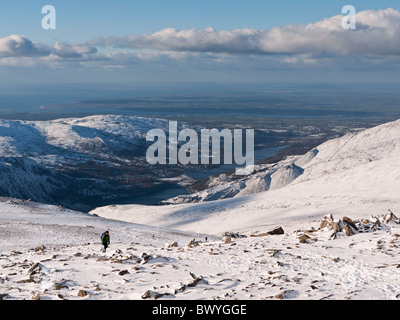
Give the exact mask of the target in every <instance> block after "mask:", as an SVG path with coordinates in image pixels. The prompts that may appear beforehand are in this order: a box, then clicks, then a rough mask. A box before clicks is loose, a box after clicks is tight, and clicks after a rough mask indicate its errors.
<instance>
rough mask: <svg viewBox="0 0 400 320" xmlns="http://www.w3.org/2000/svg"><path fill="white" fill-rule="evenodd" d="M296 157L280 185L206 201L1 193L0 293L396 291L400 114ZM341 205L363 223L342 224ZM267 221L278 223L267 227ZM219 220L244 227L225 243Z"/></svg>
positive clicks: (328, 295) (234, 228)
mask: <svg viewBox="0 0 400 320" xmlns="http://www.w3.org/2000/svg"><path fill="white" fill-rule="evenodd" d="M296 165H297V166H300V167H301V168H302V169H303V170H304V172H303V173H302V175H300V176H298V177H295V178H294V180H293V181H291V182H289V183H286V182H287V181H286V180H287V179H286V178H287V177H288V176H285V175H283V176H282V178H284V180H285V184H282V188H278V189H274V190H269V191H265V192H262V193H258V194H252V195H246V196H243V197H236V198H232V199H225V200H218V201H213V202H204V203H190V204H181V205H169V206H135V205H126V206H124V205H121V206H108V207H104V208H97V209H96V210H93V211H92V212H91V214H83V213H79V212H75V211H71V210H66V209H63V208H61V207H54V206H49V205H42V204H37V203H33V202H23V201H21V200H12V199H7V198H3V199H0V232H1V235H2V236H1V237H0V250H1V251H0V298H1V299H42V300H44V299H55V300H59V299H104V300H105V299H118V300H119V299H138V300H140V299H185V300H189V299H191V300H198V299H207V300H213V299H229V300H231V299H241V300H248V299H255V300H261V299H268V300H269V299H309V300H315V299H336V300H338V299H340V300H341V299H366V300H373V299H380V300H383V299H385V300H386V299H400V281H399V280H398V279H399V278H400V277H399V276H400V220H398V219H397V218H396V219H393V220H392V221H386V220H385V219H386V218H385V219H384V217H380V216H383V215H385V214H386V213H387V212H388V210H389V209H390V210H391V211H392V212H393V213H394V214H395V215H396V216H397V217H399V216H400V194H399V190H400V121H396V122H392V123H388V124H385V125H382V126H379V127H376V128H372V129H369V130H366V131H364V132H360V133H357V134H355V135H349V136H346V137H343V138H340V139H335V140H332V141H328V142H326V143H325V144H323V145H321V146H318V147H317V148H316V149H315V150H313V151H311V153H308V154H306V155H305V156H303V157H300V158H298V159H297V160H296ZM283 173H285V172H283ZM289 178H290V176H289ZM329 214H332V215H333V217H334V220H333V221H330V222H329V224H328V226H325V227H323V228H322V227H321V221H322V220H323V219H324V216H326V215H329ZM371 215H373V216H379V221H380V222H379V221H377V220H376V219H375V218H371ZM345 216H346V217H348V218H350V219H351V220H353V222H354V223H356V221H358V222H357V223H360V226H369V227H368V228H364V227H363V228H361V229H359V227H358V226H356V229H354V230H353V231H355V234H353V235H346V234H345V232H348V231H349V225H350V224H349V222H348V221H347V219H346V221H347V222H346V223H345V219H344V217H345ZM366 219H368V221H367V220H366ZM374 221H375V222H374ZM325 222H326V221H325ZM277 226H280V227H282V228H283V230H284V234H280V235H268V234H266V233H267V232H268V231H271V230H273V229H274V228H276V227H277ZM338 226H339V227H340V228H339V231H340V232H338V233H336V236H334V237H333V236H332V235H333V233H334V232H335V230H336V229H337V228H338ZM371 226H372V227H371ZM321 228H322V229H321ZM346 228H347V229H346ZM105 230H109V231H110V233H111V247H110V249H109V250H108V251H107V252H106V253H102V252H101V251H100V243H99V242H100V235H101V234H102V232H104V231H105ZM343 230H344V231H343ZM227 231H229V232H233V233H239V234H241V235H245V236H246V237H240V238H233V239H231V241H228V243H225V242H226V241H225V239H223V238H222V237H221V236H222V234H223V233H224V232H227ZM336 231H337V230H336ZM254 235H259V236H254ZM206 237H207V241H206ZM193 239H194V240H195V241H194V242H195V243H194V245H191V246H187V244H188V243H189V242H190V241H191V240H193ZM175 242H176V243H177V244H176V245H175V246H172V244H173V243H175ZM166 244H167V245H166ZM170 245H171V246H170Z"/></svg>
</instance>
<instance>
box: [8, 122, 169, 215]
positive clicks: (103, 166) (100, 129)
mask: <svg viewBox="0 0 400 320" xmlns="http://www.w3.org/2000/svg"><path fill="white" fill-rule="evenodd" d="M167 125H168V123H167V121H165V120H158V119H151V118H142V117H128V116H119V115H95V116H89V117H85V118H71V119H60V120H53V121H19V120H0V169H1V174H0V195H1V196H9V197H16V198H21V199H32V200H35V201H38V202H44V203H49V204H61V205H64V206H68V207H70V208H73V209H79V210H87V209H90V208H91V206H90V201H91V199H92V198H95V199H97V200H98V201H100V200H101V199H103V197H105V198H107V197H109V198H110V197H115V196H117V195H118V194H121V195H125V194H131V193H132V190H131V185H124V184H121V183H120V181H119V180H118V179H125V180H128V179H129V178H130V176H129V175H128V176H127V174H128V173H131V176H133V177H135V175H136V173H137V172H141V171H143V168H144V167H145V166H146V165H147V163H145V160H141V159H143V157H144V155H145V150H146V141H145V135H146V133H147V132H148V131H149V130H150V129H153V128H165V127H166V126H167ZM114 167H115V168H117V169H116V170H114V171H113V168H114ZM116 172H117V173H118V172H120V175H124V176H123V177H122V178H121V177H120V176H118V174H116ZM125 180H124V181H125ZM124 183H125V182H124ZM132 184H134V183H132ZM85 201H86V202H85ZM92 202H95V201H92Z"/></svg>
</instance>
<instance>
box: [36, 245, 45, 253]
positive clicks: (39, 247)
mask: <svg viewBox="0 0 400 320" xmlns="http://www.w3.org/2000/svg"><path fill="white" fill-rule="evenodd" d="M45 249H46V247H45V246H44V245H41V246H38V247H36V248H35V249H34V251H35V252H39V251H44V250H45Z"/></svg>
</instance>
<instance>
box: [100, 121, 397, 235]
mask: <svg viewBox="0 0 400 320" xmlns="http://www.w3.org/2000/svg"><path fill="white" fill-rule="evenodd" d="M278 167H279V169H278V171H275V173H274V174H273V175H271V181H268V179H265V174H264V175H263V174H261V175H260V174H258V173H256V176H251V177H250V179H249V180H248V182H247V183H249V185H248V187H249V188H250V187H251V188H252V189H254V190H256V191H260V189H261V191H262V189H263V188H265V189H268V191H266V192H261V193H257V194H251V195H245V196H240V192H242V191H243V190H245V189H243V190H242V191H240V190H237V192H236V193H237V194H238V195H237V196H236V197H234V198H231V199H225V200H218V201H211V202H200V203H188V204H180V205H169V206H162V207H151V206H135V205H126V206H109V207H103V208H97V209H95V210H94V211H93V213H96V214H98V215H100V216H103V217H107V218H113V219H120V220H124V221H131V222H137V223H142V224H148V225H154V226H163V227H173V228H176V229H178V230H185V231H196V232H203V233H212V234H220V233H222V232H225V231H232V230H259V229H260V230H262V229H263V228H264V227H265V226H272V225H275V224H278V223H279V224H285V223H292V220H296V221H301V220H312V219H319V218H320V217H322V216H324V215H326V214H328V213H332V214H334V215H335V214H339V215H350V216H353V217H365V216H367V217H368V216H369V215H371V214H377V213H379V212H385V211H387V210H388V209H392V210H397V211H399V210H400V193H399V192H398V190H400V120H399V121H395V122H391V123H387V124H384V125H381V126H378V127H375V128H371V129H368V130H365V131H362V132H359V133H355V134H351V135H347V136H344V137H341V138H338V139H334V140H331V141H328V142H326V143H324V144H322V145H320V146H318V147H317V148H315V149H314V150H311V151H310V152H309V153H307V154H305V155H304V156H298V157H293V158H290V159H286V160H284V162H283V163H281V164H278ZM257 175H259V176H258V177H257ZM274 175H277V176H278V178H279V179H278V180H277V181H278V182H277V183H276V184H275V188H271V185H273V182H274V179H273V178H274ZM263 177H264V178H263ZM250 182H254V183H253V184H251V183H250ZM259 186H261V188H259ZM220 188H229V185H223V186H220ZM272 189H273V190H272ZM228 190H229V189H228ZM230 191H231V192H232V189H231V190H230ZM204 192H207V190H206V191H204ZM242 193H243V194H245V192H242Z"/></svg>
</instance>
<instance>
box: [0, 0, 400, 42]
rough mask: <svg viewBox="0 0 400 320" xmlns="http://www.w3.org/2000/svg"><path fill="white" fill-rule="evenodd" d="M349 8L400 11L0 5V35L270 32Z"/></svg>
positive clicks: (256, 0)
mask: <svg viewBox="0 0 400 320" xmlns="http://www.w3.org/2000/svg"><path fill="white" fill-rule="evenodd" d="M46 4H51V5H53V6H54V7H55V8H56V10H57V30H52V31H48V30H43V29H42V28H41V19H42V16H43V15H42V14H41V8H42V7H43V6H44V5H46ZM347 4H352V5H354V6H355V7H356V9H357V10H358V11H361V10H366V9H375V10H377V9H385V8H389V7H392V8H394V9H400V3H399V1H394V0H381V1H376V0H374V1H372V0H350V1H348V0H347V1H336V0H333V1H332V0H329V1H322V0H306V1H296V0H280V1H268V0H248V1H244V0H201V1H200V0H146V1H144V0H139V1H138V0H131V1H127V0H113V1H110V0H97V1H76V0H68V1H65V0H47V1H42V0H2V1H1V2H0V36H7V35H9V34H14V33H16V34H23V35H26V36H27V37H29V38H32V39H33V40H35V41H42V42H49V43H50V42H52V41H54V40H60V41H70V42H72V41H77V42H84V41H85V40H88V39H90V38H93V37H96V36H107V35H115V36H124V35H127V34H144V33H153V32H155V31H157V30H161V29H164V28H167V27H172V28H177V29H189V28H196V29H202V28H206V27H212V28H214V29H217V30H233V29H237V28H256V29H269V28H272V27H276V26H282V25H285V24H288V23H293V24H296V23H301V24H306V23H308V22H316V21H318V20H321V19H323V18H325V17H331V16H334V15H336V14H339V13H340V12H341V8H342V7H343V6H344V5H347Z"/></svg>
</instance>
